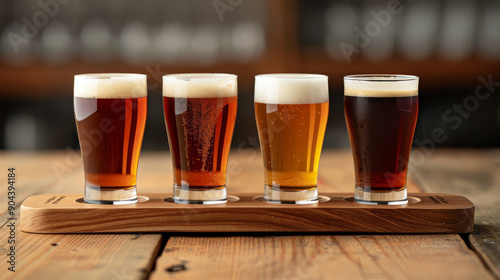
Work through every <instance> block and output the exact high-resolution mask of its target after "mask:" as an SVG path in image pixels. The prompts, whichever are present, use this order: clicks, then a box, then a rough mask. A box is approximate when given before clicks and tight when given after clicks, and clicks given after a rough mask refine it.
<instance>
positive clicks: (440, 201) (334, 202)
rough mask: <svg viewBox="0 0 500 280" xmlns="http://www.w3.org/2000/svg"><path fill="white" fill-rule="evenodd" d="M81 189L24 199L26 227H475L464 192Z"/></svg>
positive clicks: (91, 230) (215, 229)
mask: <svg viewBox="0 0 500 280" xmlns="http://www.w3.org/2000/svg"><path fill="white" fill-rule="evenodd" d="M82 197H83V195H82V194H43V195H35V196H31V197H29V198H27V199H26V200H25V201H24V203H23V204H22V206H21V230H22V231H24V232H31V233H104V232H186V233H187V232H190V233H204V232H302V233H304V232H351V233H352V232H358V233H469V232H471V231H472V228H473V225H474V204H473V203H472V202H471V201H469V200H468V199H467V198H465V197H463V196H458V195H450V194H439V193H412V194H409V203H408V204H407V205H394V206H393V205H391V206H389V205H363V204H358V203H355V202H354V201H353V198H352V193H351V194H349V193H325V194H322V195H321V197H320V201H321V202H319V203H317V204H309V205H289V204H271V203H266V202H262V201H259V195H258V194H242V195H235V196H228V200H229V201H230V202H227V203H225V204H217V205H186V204H176V203H173V202H172V201H171V199H169V198H168V197H169V196H168V195H167V194H161V193H150V194H142V195H141V197H140V199H139V200H140V202H138V203H136V204H130V205H95V204H86V203H83V202H82V200H83V199H82Z"/></svg>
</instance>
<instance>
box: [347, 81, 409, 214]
mask: <svg viewBox="0 0 500 280" xmlns="http://www.w3.org/2000/svg"><path fill="white" fill-rule="evenodd" d="M344 113H345V119H346V124H347V129H348V131H349V139H350V142H351V149H352V154H353V158H354V169H355V175H356V179H355V180H356V182H355V191H354V199H355V200H356V201H357V202H360V203H369V204H392V205H395V204H405V203H407V202H408V200H407V193H406V184H407V180H406V177H407V170H408V163H409V160H410V150H411V145H412V141H413V134H414V132H415V125H416V122H417V115H418V77H416V76H409V75H351V76H346V77H344Z"/></svg>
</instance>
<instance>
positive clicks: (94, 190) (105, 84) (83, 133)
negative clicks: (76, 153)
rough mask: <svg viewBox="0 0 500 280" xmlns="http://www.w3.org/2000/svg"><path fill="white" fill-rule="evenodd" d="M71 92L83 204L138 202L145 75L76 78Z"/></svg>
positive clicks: (95, 75) (96, 75) (88, 75)
mask: <svg viewBox="0 0 500 280" xmlns="http://www.w3.org/2000/svg"><path fill="white" fill-rule="evenodd" d="M74 86H75V88H74V108H75V118H76V126H77V130H78V138H79V140H80V149H81V153H82V157H83V164H84V172H85V196H84V201H85V202H87V203H96V204H128V203H134V202H137V191H136V183H137V164H138V161H139V152H140V150H141V144H142V137H143V134H144V126H145V123H146V109H147V105H146V101H147V100H146V99H147V86H146V75H141V74H83V75H76V76H75V84H74Z"/></svg>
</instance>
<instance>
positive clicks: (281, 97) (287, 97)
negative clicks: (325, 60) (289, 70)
mask: <svg viewBox="0 0 500 280" xmlns="http://www.w3.org/2000/svg"><path fill="white" fill-rule="evenodd" d="M254 100H255V102H257V103H267V104H315V103H324V102H328V100H329V99H328V77H327V76H325V75H318V74H264V75H257V76H255V99H254Z"/></svg>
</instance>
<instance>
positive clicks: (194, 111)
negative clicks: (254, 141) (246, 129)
mask: <svg viewBox="0 0 500 280" xmlns="http://www.w3.org/2000/svg"><path fill="white" fill-rule="evenodd" d="M237 101H238V85H237V76H236V75H231V74H173V75H165V76H163V106H164V112H165V124H166V127H167V134H168V142H169V146H170V153H171V156H172V163H173V166H174V193H173V200H174V201H175V202H177V203H186V204H216V203H224V202H226V201H227V197H226V169H227V160H228V156H229V150H230V148H231V139H232V137H233V130H234V123H235V121H236V110H237Z"/></svg>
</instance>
